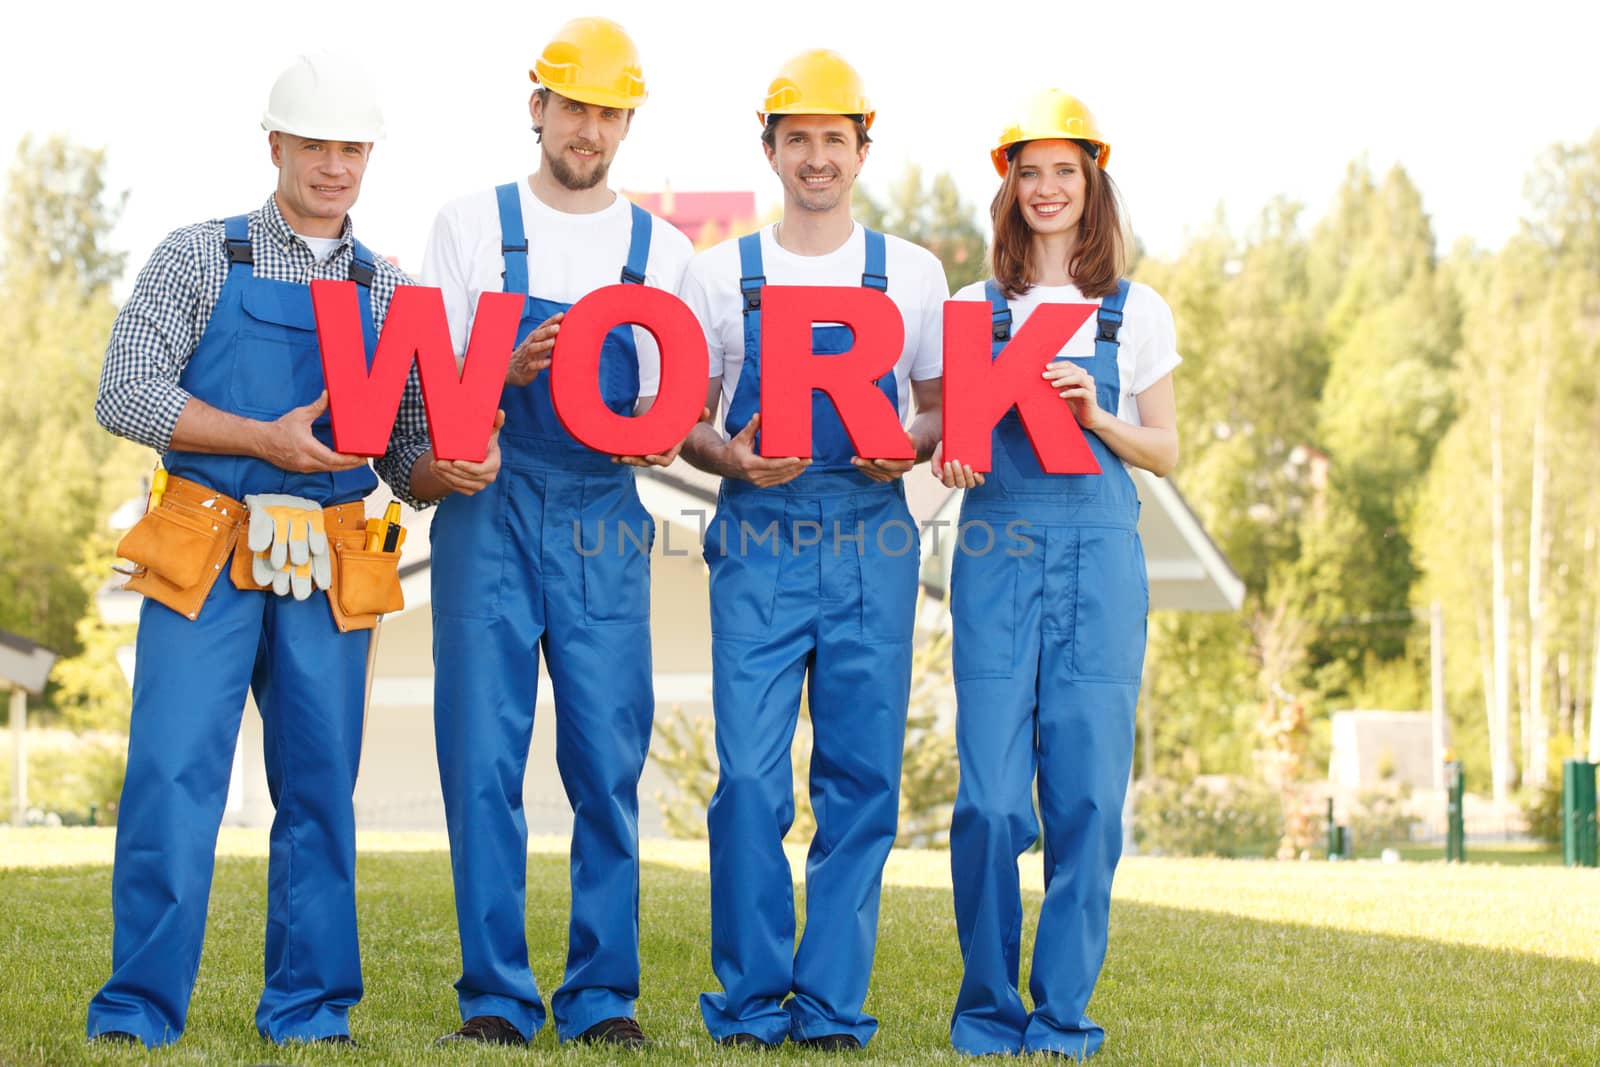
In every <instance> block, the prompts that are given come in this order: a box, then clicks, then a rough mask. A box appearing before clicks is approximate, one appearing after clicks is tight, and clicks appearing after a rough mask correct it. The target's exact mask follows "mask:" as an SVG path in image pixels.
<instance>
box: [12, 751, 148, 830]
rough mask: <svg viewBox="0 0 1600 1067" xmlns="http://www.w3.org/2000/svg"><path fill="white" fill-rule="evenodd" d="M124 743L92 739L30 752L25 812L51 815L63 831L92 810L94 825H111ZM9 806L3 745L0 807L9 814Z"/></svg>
mask: <svg viewBox="0 0 1600 1067" xmlns="http://www.w3.org/2000/svg"><path fill="white" fill-rule="evenodd" d="M30 733H31V731H30ZM8 740H9V739H8ZM127 743H128V742H127V738H125V737H119V736H116V735H113V734H91V735H86V736H84V737H83V738H80V739H77V740H76V741H75V742H74V743H72V744H67V745H61V744H39V745H36V746H34V747H32V748H30V749H29V751H28V807H29V808H30V809H34V808H37V809H39V810H40V811H42V812H46V813H54V814H56V815H58V816H60V818H61V822H62V823H63V824H64V825H67V826H74V825H82V824H83V823H86V822H88V821H89V818H90V812H91V809H93V816H94V820H95V822H97V823H100V824H107V823H113V822H115V821H116V811H117V801H118V799H119V798H120V797H121V796H122V777H123V774H124V772H125V771H126V769H127V760H128V755H127ZM10 803H11V753H10V746H9V745H6V746H4V759H0V804H3V805H4V806H5V811H6V812H7V813H9V811H10Z"/></svg>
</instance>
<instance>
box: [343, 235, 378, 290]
mask: <svg viewBox="0 0 1600 1067" xmlns="http://www.w3.org/2000/svg"><path fill="white" fill-rule="evenodd" d="M350 244H351V247H350V271H349V273H348V275H347V277H349V279H350V280H351V281H353V282H355V283H356V284H357V285H359V286H361V288H363V289H371V288H372V279H373V277H374V276H375V275H376V274H377V273H378V259H377V257H376V256H374V255H373V254H372V250H371V249H369V248H368V247H367V246H366V245H364V244H362V243H361V242H360V241H357V240H355V239H354V238H352V239H351V242H350Z"/></svg>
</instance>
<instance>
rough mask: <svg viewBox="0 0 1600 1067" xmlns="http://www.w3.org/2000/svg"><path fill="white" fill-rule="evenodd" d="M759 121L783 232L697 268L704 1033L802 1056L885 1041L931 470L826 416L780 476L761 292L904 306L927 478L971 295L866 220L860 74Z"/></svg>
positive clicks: (692, 453) (796, 63)
mask: <svg viewBox="0 0 1600 1067" xmlns="http://www.w3.org/2000/svg"><path fill="white" fill-rule="evenodd" d="M758 117H759V118H760V120H761V141H762V145H763V146H764V149H765V151H766V156H767V162H768V163H769V164H770V165H771V167H772V170H773V173H775V174H776V175H777V176H778V180H779V181H780V182H781V183H782V185H783V216H782V218H781V219H780V220H779V221H778V222H777V223H776V224H775V225H773V226H770V227H767V228H766V229H763V230H761V231H759V232H757V233H753V234H748V235H746V236H744V237H740V238H737V239H735V240H731V241H727V242H724V243H723V244H720V245H718V246H716V247H715V248H712V249H710V250H708V251H706V252H704V253H702V254H701V255H699V256H697V257H695V259H694V260H693V262H691V263H690V265H689V269H688V270H687V271H686V272H685V274H684V279H683V285H682V286H681V289H680V295H681V296H682V297H683V299H684V301H685V302H686V303H687V304H688V305H689V307H690V308H691V309H693V310H694V312H695V314H696V316H698V318H699V319H700V322H701V324H702V325H703V326H704V328H705V332H706V337H707V342H708V347H709V350H710V356H711V375H712V379H711V382H710V386H709V388H708V390H707V401H706V406H707V407H708V408H709V409H710V410H712V411H715V410H717V408H718V407H719V406H720V407H721V409H722V412H723V432H721V433H719V432H718V431H717V429H716V428H715V426H714V425H712V424H710V423H707V422H702V423H700V424H699V425H697V426H696V427H695V428H694V430H693V431H692V432H691V433H690V435H689V439H688V441H687V442H686V443H685V445H684V457H685V458H686V459H688V460H689V461H690V462H691V463H693V464H694V465H695V466H697V467H700V468H701V469H702V470H706V471H710V472H712V473H714V474H719V475H721V476H722V488H721V491H720V493H719V495H718V498H717V514H716V519H715V521H714V523H713V524H712V526H711V528H710V529H709V530H708V531H707V535H706V561H707V563H708V564H709V565H710V568H711V632H712V676H713V685H712V700H713V712H714V715H715V717H716V726H717V729H716V735H717V736H716V740H717V759H718V762H719V764H720V770H721V774H720V777H719V779H718V782H717V789H716V793H715V795H714V796H713V797H712V798H711V803H710V806H709V809H708V811H707V814H706V821H707V825H708V827H709V830H710V837H711V963H712V966H713V968H714V969H715V970H716V973H717V978H718V979H719V980H720V981H721V983H722V988H723V991H722V992H720V993H706V994H705V995H703V996H702V997H701V998H700V1009H701V1014H702V1015H703V1016H704V1018H705V1023H706V1027H707V1028H708V1029H709V1030H710V1032H711V1035H712V1037H714V1038H716V1039H717V1040H718V1041H719V1042H721V1043H723V1044H725V1045H734V1046H745V1047H751V1048H763V1047H771V1046H774V1045H778V1044H781V1043H782V1042H783V1041H785V1040H786V1039H793V1040H794V1041H795V1042H796V1043H797V1044H800V1045H802V1046H804V1047H807V1048H812V1049H820V1050H828V1051H838V1050H847V1049H857V1048H861V1047H863V1046H864V1045H866V1043H867V1042H868V1041H869V1040H870V1039H871V1037H872V1034H873V1033H874V1031H875V1030H876V1029H877V1022H876V1020H874V1019H873V1018H872V1017H871V1016H869V1015H866V1014H864V1013H863V1012H862V1010H861V1009H862V1003H863V1001H864V1000H865V998H866V995H867V981H868V977H869V975H870V973H871V970H872V957H873V952H874V950H875V946H876V943H877V930H878V896H879V889H880V884H881V881H882V874H883V863H884V860H885V859H886V858H887V857H888V854H889V848H890V846H891V845H892V844H893V843H894V837H895V828H896V821H897V818H898V814H899V790H900V761H901V754H902V749H903V747H904V741H905V723H906V704H907V701H908V699H909V696H910V686H911V634H912V622H913V612H914V609H915V604H916V596H917V572H918V564H919V559H920V557H919V553H918V551H917V533H916V527H915V525H914V524H913V523H912V521H911V515H910V512H909V511H908V510H907V508H906V501H905V489H904V487H903V485H902V483H901V480H900V479H901V477H902V476H903V475H904V474H905V473H906V472H907V471H908V470H910V469H911V467H912V461H911V460H903V461H902V460H870V459H864V458H862V457H860V456H856V455H854V454H853V453H854V450H853V448H852V446H851V443H850V438H849V436H848V435H847V434H846V432H845V430H844V427H843V424H842V423H841V422H840V419H839V414H838V412H837V411H836V410H835V409H834V407H833V404H832V402H831V401H829V400H828V399H827V398H826V397H825V396H823V395H821V394H817V395H816V397H814V399H813V401H812V450H811V457H810V459H809V460H802V459H798V458H794V457H788V458H785V457H772V458H769V457H764V456H762V455H761V454H760V452H759V451H758V427H759V425H760V421H761V416H760V413H759V412H758V411H757V410H756V409H757V407H758V404H759V401H760V396H761V384H760V383H761V364H760V360H761V288H762V286H763V285H807V286H815V285H839V286H866V287H869V288H873V289H877V290H879V291H881V292H884V293H886V294H887V295H888V297H889V299H890V300H892V301H894V303H895V305H896V307H897V309H898V310H899V313H900V316H901V319H902V320H903V322H904V324H905V342H904V346H903V347H902V349H901V351H900V353H899V359H898V361H897V362H896V364H895V366H894V369H893V370H892V371H891V372H890V373H888V374H886V375H884V377H883V378H882V380H881V381H879V382H878V387H879V389H881V390H882V392H883V394H884V401H885V402H886V403H888V404H892V405H893V406H894V410H895V411H896V412H897V413H899V415H900V416H901V419H902V421H905V420H906V418H907V416H908V415H909V414H910V408H911V402H912V400H913V398H914V399H915V403H916V416H915V419H914V420H912V421H911V423H910V431H909V433H908V437H909V439H910V442H911V444H912V446H913V449H914V451H915V454H916V455H917V457H918V458H919V459H926V458H928V456H929V455H930V454H931V453H932V452H933V449H934V446H935V445H936V444H937V443H938V436H939V407H940V392H939V390H940V377H941V373H942V367H943V354H942V350H941V322H940V316H941V313H942V310H943V305H944V301H945V299H946V298H947V297H948V296H949V288H948V287H947V285H946V283H945V277H944V269H943V268H942V267H941V266H940V265H939V261H938V260H937V259H935V258H934V256H933V255H932V254H931V253H929V252H928V251H926V250H925V249H922V248H919V247H917V246H916V245H913V244H910V243H908V242H906V241H902V240H900V239H898V238H895V237H885V236H884V235H883V234H880V233H876V232H874V231H872V230H868V229H866V228H865V227H863V226H861V225H859V224H858V223H856V221H855V220H854V219H853V218H851V215H850V188H851V186H852V185H853V184H854V183H855V180H856V175H857V174H858V173H859V172H860V170H861V168H862V166H863V165H864V164H865V163H866V160H867V147H868V143H869V137H868V133H867V131H868V129H869V128H870V127H871V125H872V120H873V111H872V107H871V105H869V104H868V103H867V99H866V96H865V95H864V93H863V92H862V87H861V80H860V78H859V77H858V76H857V74H856V72H855V70H854V69H853V68H852V67H851V66H850V64H848V63H846V62H845V61H844V59H842V58H841V57H840V56H839V55H838V54H836V53H834V52H830V51H827V50H824V49H818V50H814V51H810V52H803V53H801V54H800V55H798V56H795V57H794V58H793V59H791V60H789V62H787V63H785V64H784V65H783V67H782V69H781V70H779V72H778V75H777V77H776V78H774V79H773V81H772V84H771V86H770V88H769V89H768V90H767V96H766V100H765V102H764V104H763V106H762V108H761V110H760V111H759V112H758ZM850 346H851V337H850V331H849V330H848V329H847V328H845V327H842V326H837V325H833V326H819V327H816V328H815V329H814V331H813V335H812V349H813V352H814V353H816V354H817V355H833V354H839V353H843V352H845V351H847V350H848V349H849V348H850ZM774 529H775V531H776V534H777V536H776V538H773V537H772V536H771V535H770V533H769V532H768V531H769V530H774ZM802 683H805V684H806V685H807V687H808V689H807V691H808V699H809V704H810V711H811V726H812V754H811V805H812V810H813V812H814V813H815V814H816V820H817V830H816V834H815V836H814V837H813V838H812V841H811V851H810V855H809V857H808V859H807V862H806V927H805V936H804V938H803V939H802V940H801V942H800V946H799V949H798V951H797V950H796V948H795V943H794V933H795V914H794V895H793V892H792V889H791V884H790V874H789V864H788V860H787V859H786V858H785V856H784V852H783V837H784V834H785V833H787V832H788V830H789V826H790V824H791V823H792V822H793V820H794V795H793V792H792V789H793V779H792V771H791V768H790V761H789V747H790V744H791V742H792V740H793V738H794V731H795V724H796V722H797V720H798V718H799V714H800V692H801V685H802Z"/></svg>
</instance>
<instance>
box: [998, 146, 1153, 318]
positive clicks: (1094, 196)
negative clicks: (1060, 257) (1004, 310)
mask: <svg viewBox="0 0 1600 1067" xmlns="http://www.w3.org/2000/svg"><path fill="white" fill-rule="evenodd" d="M1073 144H1078V142H1076V141H1074V142H1073ZM1078 151H1079V152H1080V154H1081V157H1082V158H1081V163H1082V167H1083V176H1084V204H1083V217H1082V218H1080V219H1079V220H1078V247H1077V249H1076V250H1075V251H1074V252H1073V253H1072V261H1071V262H1070V263H1068V264H1067V273H1068V274H1070V275H1071V276H1072V283H1073V284H1074V285H1076V286H1077V287H1078V291H1079V292H1081V293H1082V294H1083V295H1084V296H1086V297H1089V298H1090V299H1095V300H1098V299H1099V298H1100V297H1103V296H1109V295H1111V294H1112V293H1114V292H1116V290H1117V282H1118V280H1119V279H1121V277H1122V274H1123V272H1124V271H1125V270H1127V268H1128V253H1127V249H1128V245H1129V243H1130V242H1129V238H1128V234H1127V231H1126V228H1125V225H1124V222H1123V213H1122V210H1121V203H1122V194H1121V193H1119V192H1118V191H1117V186H1116V183H1115V182H1113V181H1112V180H1111V176H1110V175H1109V174H1107V173H1106V172H1105V171H1103V170H1101V169H1100V168H1099V166H1097V165H1096V164H1095V161H1094V159H1093V157H1091V156H1090V155H1089V153H1088V152H1087V151H1086V150H1084V147H1083V146H1082V145H1081V144H1078ZM1019 169H1020V168H1019V167H1018V166H1017V165H1016V160H1015V159H1013V160H1012V163H1011V166H1010V167H1008V168H1007V169H1006V176H1005V180H1004V181H1002V182H1001V183H1000V191H999V192H997V193H995V194H994V203H992V204H990V205H989V218H990V219H991V220H992V221H993V222H994V242H993V245H992V250H991V252H990V263H991V265H992V267H993V268H994V278H995V281H997V282H999V283H1000V289H1001V291H1002V292H1004V293H1005V295H1006V296H1007V297H1017V296H1021V295H1022V294H1023V293H1026V292H1027V291H1028V290H1029V289H1031V288H1032V287H1033V283H1032V282H1030V281H1029V280H1028V275H1029V274H1030V273H1031V269H1030V268H1031V267H1033V266H1034V264H1031V263H1030V262H1029V256H1030V254H1031V253H1032V249H1033V230H1032V229H1030V228H1029V226H1028V223H1027V221H1026V220H1025V219H1024V218H1023V217H1022V209H1021V208H1020V207H1018V206H1017V171H1018V170H1019Z"/></svg>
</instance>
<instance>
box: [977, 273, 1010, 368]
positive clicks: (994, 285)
mask: <svg viewBox="0 0 1600 1067" xmlns="http://www.w3.org/2000/svg"><path fill="white" fill-rule="evenodd" d="M983 295H984V296H986V297H988V299H989V321H990V334H989V340H990V344H991V345H992V351H991V352H990V355H992V356H998V355H999V354H1000V350H1001V349H1002V348H1004V347H1005V346H1006V342H1007V341H1009V340H1011V305H1010V304H1008V303H1006V294H1005V293H1003V292H1001V291H1000V283H999V282H997V281H995V280H994V279H993V278H990V279H989V280H988V281H986V282H984V283H983Z"/></svg>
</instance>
